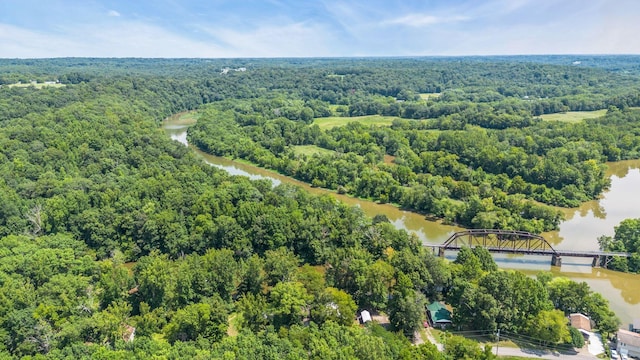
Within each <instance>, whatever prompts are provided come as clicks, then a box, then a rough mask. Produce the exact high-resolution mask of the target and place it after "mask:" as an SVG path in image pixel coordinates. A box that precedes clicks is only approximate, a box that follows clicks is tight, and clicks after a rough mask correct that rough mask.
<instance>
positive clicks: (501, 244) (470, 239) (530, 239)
mask: <svg viewBox="0 0 640 360" xmlns="http://www.w3.org/2000/svg"><path fill="white" fill-rule="evenodd" d="M426 246H429V247H431V248H433V250H434V252H435V250H436V249H438V255H439V256H441V257H443V256H444V252H445V251H446V250H460V249H461V248H463V247H468V248H474V247H477V246H480V247H483V248H485V249H487V250H489V252H493V253H506V254H525V255H550V256H551V265H553V266H561V265H562V257H581V258H591V259H593V262H592V263H591V265H592V266H593V267H604V268H606V267H607V266H608V265H609V263H610V262H611V259H613V258H614V257H628V256H630V254H629V253H622V252H611V251H582V250H559V249H554V248H553V246H551V244H549V242H548V241H547V240H545V238H543V237H542V236H540V235H537V234H533V233H530V232H527V231H516V230H499V229H469V230H465V231H459V232H456V233H454V234H453V235H451V236H450V237H449V238H448V239H447V240H446V241H445V242H444V243H442V244H441V245H426Z"/></svg>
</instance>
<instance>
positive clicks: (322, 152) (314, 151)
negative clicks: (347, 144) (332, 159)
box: [292, 145, 334, 156]
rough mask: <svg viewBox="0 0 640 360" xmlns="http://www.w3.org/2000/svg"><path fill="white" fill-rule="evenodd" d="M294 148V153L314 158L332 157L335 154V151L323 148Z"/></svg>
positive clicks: (313, 146)
mask: <svg viewBox="0 0 640 360" xmlns="http://www.w3.org/2000/svg"><path fill="white" fill-rule="evenodd" d="M292 148H293V152H294V153H295V154H296V155H307V156H312V155H314V154H320V155H330V154H333V153H334V151H333V150H329V149H325V148H321V147H319V146H316V145H297V146H293V147H292Z"/></svg>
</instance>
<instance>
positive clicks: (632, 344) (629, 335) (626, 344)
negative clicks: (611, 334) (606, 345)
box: [617, 329, 640, 357]
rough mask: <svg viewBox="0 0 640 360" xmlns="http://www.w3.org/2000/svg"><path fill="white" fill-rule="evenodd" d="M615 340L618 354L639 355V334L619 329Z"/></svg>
mask: <svg viewBox="0 0 640 360" xmlns="http://www.w3.org/2000/svg"><path fill="white" fill-rule="evenodd" d="M617 341H618V345H617V349H618V352H619V353H620V355H626V356H633V357H640V334H638V333H634V332H633V331H628V330H623V329H619V330H618V339H617Z"/></svg>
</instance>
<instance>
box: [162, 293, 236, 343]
mask: <svg viewBox="0 0 640 360" xmlns="http://www.w3.org/2000/svg"><path fill="white" fill-rule="evenodd" d="M227 315H228V314H227V312H226V311H225V307H224V305H223V304H222V302H219V301H218V302H216V301H214V302H213V304H208V303H197V304H191V305H187V306H185V307H184V308H182V309H180V310H178V311H176V313H175V315H173V317H172V318H171V320H170V321H169V323H168V324H167V326H166V327H165V329H164V332H165V334H166V335H167V339H168V340H169V341H170V342H171V343H174V342H176V341H190V340H196V339H198V338H205V339H210V340H212V341H219V340H220V339H222V337H223V336H224V335H225V334H226V332H227Z"/></svg>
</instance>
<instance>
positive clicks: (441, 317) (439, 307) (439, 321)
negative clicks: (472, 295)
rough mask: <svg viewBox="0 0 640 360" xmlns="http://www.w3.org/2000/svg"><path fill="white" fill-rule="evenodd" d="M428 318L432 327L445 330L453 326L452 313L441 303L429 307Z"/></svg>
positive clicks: (437, 302)
mask: <svg viewBox="0 0 640 360" xmlns="http://www.w3.org/2000/svg"><path fill="white" fill-rule="evenodd" d="M427 318H428V319H429V324H430V325H431V326H432V327H440V328H443V329H444V328H446V327H447V326H449V325H451V311H450V310H449V309H447V307H446V306H445V305H444V304H443V303H442V302H440V301H434V302H432V303H431V304H429V305H427Z"/></svg>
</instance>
